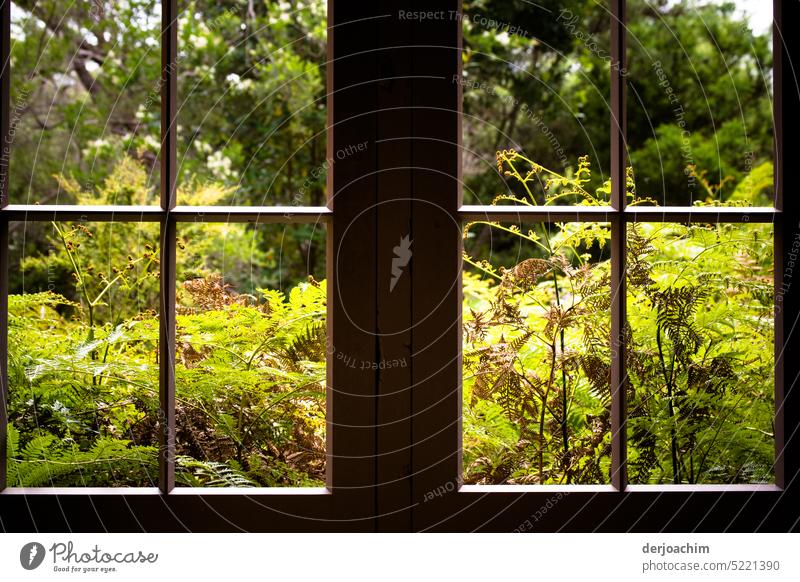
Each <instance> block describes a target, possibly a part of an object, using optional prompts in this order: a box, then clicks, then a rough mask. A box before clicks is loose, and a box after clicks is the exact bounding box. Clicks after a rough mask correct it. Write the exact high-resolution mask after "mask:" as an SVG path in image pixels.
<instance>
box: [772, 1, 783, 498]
mask: <svg viewBox="0 0 800 582" xmlns="http://www.w3.org/2000/svg"><path fill="white" fill-rule="evenodd" d="M782 4H783V2H782V1H781V0H774V1H773V8H772V15H773V19H774V22H773V24H772V54H773V57H772V70H773V77H772V79H773V80H772V83H773V85H772V94H773V103H772V107H773V109H772V112H773V113H772V115H773V127H774V128H775V130H774V131H775V134H774V146H773V147H774V152H773V155H774V156H775V169H774V172H775V173H774V184H775V192H774V196H775V209H776V210H778V211H782V210H783V168H784V165H783V164H784V157H783V138H784V133H783V56H784V49H783V39H782V37H781V31H782V30H783V26H782V25H783V10H782V7H781V5H782ZM784 222H785V219H784V217H783V216H782V215H778V216H776V218H775V224H774V229H773V233H774V235H773V236H774V244H775V248H774V268H773V270H774V277H775V322H774V326H775V338H774V339H775V467H774V470H775V485H777V486H778V487H781V488H783V487H785V486H786V474H785V470H784V465H785V459H784V454H783V453H784V445H785V442H786V441H785V438H786V437H785V429H784V422H785V416H784V398H785V389H784V356H785V354H784V339H785V336H784V333H785V332H784V320H785V318H786V315H785V305H784V304H783V299H784V294H785V289H784V269H785V268H786V266H785V261H784V254H783V251H784V242H783V241H784V230H785V226H784Z"/></svg>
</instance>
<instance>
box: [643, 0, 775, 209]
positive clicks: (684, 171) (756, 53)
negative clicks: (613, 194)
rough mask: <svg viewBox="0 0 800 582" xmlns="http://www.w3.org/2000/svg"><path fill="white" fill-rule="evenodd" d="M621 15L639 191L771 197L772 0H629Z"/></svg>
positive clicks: (670, 201)
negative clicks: (624, 18)
mask: <svg viewBox="0 0 800 582" xmlns="http://www.w3.org/2000/svg"><path fill="white" fill-rule="evenodd" d="M628 23H629V24H628V30H629V36H628V60H629V63H628V71H629V76H628V80H629V90H628V147H629V148H630V159H631V165H632V166H633V170H634V175H635V179H636V187H637V190H638V194H639V196H641V197H643V198H650V199H652V200H653V201H655V203H657V204H659V205H691V204H695V203H710V204H715V205H718V204H731V205H739V206H772V204H773V198H774V197H773V183H772V164H773V126H774V123H773V118H772V40H771V39H772V36H771V35H772V29H771V23H772V2H767V1H766V0H764V1H759V2H755V1H752V0H738V1H728V2H721V1H710V0H702V1H701V0H676V1H671V2H664V1H659V2H655V1H652V0H650V1H645V0H631V1H629V2H628Z"/></svg>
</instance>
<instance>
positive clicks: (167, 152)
mask: <svg viewBox="0 0 800 582" xmlns="http://www.w3.org/2000/svg"><path fill="white" fill-rule="evenodd" d="M161 14H162V16H161V210H162V211H163V214H162V217H161V237H160V238H161V249H160V250H161V265H160V277H161V291H160V304H161V307H160V321H161V325H160V326H159V329H160V333H159V343H158V350H159V406H160V408H159V427H160V430H159V455H158V467H159V488H160V489H161V492H162V493H169V492H170V491H171V490H172V489H173V488H174V487H175V285H176V279H175V262H176V249H175V246H176V226H175V220H174V218H173V217H172V216H171V212H170V211H171V210H172V209H173V208H174V207H175V193H176V182H177V167H176V162H177V141H176V135H175V133H176V127H175V120H176V117H177V98H178V95H177V93H178V83H177V74H178V73H177V70H176V67H177V60H178V58H177V54H178V53H177V45H178V21H177V18H178V7H177V0H162V5H161Z"/></svg>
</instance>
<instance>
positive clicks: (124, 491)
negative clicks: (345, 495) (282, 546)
mask: <svg viewBox="0 0 800 582" xmlns="http://www.w3.org/2000/svg"><path fill="white" fill-rule="evenodd" d="M161 494H162V493H161V490H160V489H159V488H158V487H8V488H7V489H4V490H3V491H2V492H0V495H24V496H29V495H35V496H40V495H45V496H47V495H53V496H59V495H62V496H63V495H69V496H77V495H85V496H90V497H91V496H95V495H119V496H125V495H154V496H156V495H161ZM330 494H331V490H330V489H328V488H326V487H176V488H175V489H173V490H171V491H170V492H169V495H178V496H182V497H191V496H204V495H213V496H221V495H242V496H245V495H247V496H256V495H276V496H286V495H330Z"/></svg>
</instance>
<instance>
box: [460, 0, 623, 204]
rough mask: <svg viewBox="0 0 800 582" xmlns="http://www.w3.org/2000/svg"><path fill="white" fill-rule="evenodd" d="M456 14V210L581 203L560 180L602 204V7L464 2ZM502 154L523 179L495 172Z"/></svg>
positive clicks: (509, 0)
mask: <svg viewBox="0 0 800 582" xmlns="http://www.w3.org/2000/svg"><path fill="white" fill-rule="evenodd" d="M463 10H464V12H463V16H461V18H462V22H463V30H464V37H463V38H464V41H463V46H464V53H463V59H464V66H463V75H462V77H461V78H460V79H456V81H457V82H458V83H460V85H461V87H462V90H463V108H464V115H463V118H462V123H463V147H464V150H463V165H464V169H463V174H464V180H465V186H466V187H465V188H464V202H465V204H489V203H491V201H492V200H493V199H495V197H497V196H502V197H503V198H502V199H501V200H502V202H503V203H505V204H536V205H541V204H554V205H556V204H557V205H569V204H577V203H583V202H584V198H583V196H580V195H575V194H573V193H569V192H566V191H564V190H563V189H561V188H557V187H555V186H557V184H558V178H559V176H560V175H566V176H570V177H575V176H580V177H581V178H582V179H585V180H586V182H585V183H584V188H585V190H586V191H587V192H591V194H592V195H593V196H598V197H599V198H600V199H601V200H602V201H603V202H607V201H608V198H609V196H608V191H607V190H608V189H607V187H605V188H604V184H605V182H606V180H607V179H608V177H609V167H610V161H609V160H610V149H609V147H610V146H609V125H608V123H609V122H608V119H609V109H608V102H607V101H608V95H609V91H610V88H609V78H610V70H611V65H612V62H611V56H610V49H609V47H610V40H609V34H610V33H609V31H610V16H609V13H608V8H607V2H605V1H603V0H600V1H597V0H589V1H582V2H578V1H571V2H564V1H562V0H558V1H556V0H544V1H538V2H535V3H531V2H519V1H517V0H496V1H490V2H486V1H484V0H466V1H465V2H464V6H463ZM509 150H514V151H515V152H516V154H512V155H519V156H524V157H525V158H527V160H528V162H526V164H528V165H530V166H532V168H531V169H534V168H535V171H534V172H533V173H531V174H528V173H527V171H526V172H522V173H521V176H522V177H523V178H525V180H519V179H517V177H516V176H514V175H513V169H511V168H508V167H504V163H505V159H504V158H507V157H508V155H509ZM504 152H505V155H504ZM521 161H524V160H521ZM598 189H600V191H598Z"/></svg>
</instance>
